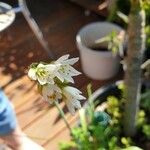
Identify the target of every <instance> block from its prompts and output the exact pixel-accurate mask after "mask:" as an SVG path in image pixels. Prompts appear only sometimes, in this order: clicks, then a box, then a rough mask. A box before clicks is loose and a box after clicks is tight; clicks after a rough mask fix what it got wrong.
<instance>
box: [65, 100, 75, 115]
mask: <svg viewBox="0 0 150 150" xmlns="http://www.w3.org/2000/svg"><path fill="white" fill-rule="evenodd" d="M66 105H67V108H68V110H69V112H70V113H71V114H72V115H74V114H75V108H74V106H73V105H72V103H71V102H70V101H69V100H66Z"/></svg>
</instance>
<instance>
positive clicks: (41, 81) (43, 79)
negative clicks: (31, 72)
mask: <svg viewBox="0 0 150 150" xmlns="http://www.w3.org/2000/svg"><path fill="white" fill-rule="evenodd" d="M38 82H39V83H40V85H44V84H46V83H47V81H46V79H45V78H38Z"/></svg>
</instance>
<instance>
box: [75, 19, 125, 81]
mask: <svg viewBox="0 0 150 150" xmlns="http://www.w3.org/2000/svg"><path fill="white" fill-rule="evenodd" d="M122 31H123V30H122V28H121V27H119V26H118V25H116V24H113V23H109V22H95V23H90V24H88V25H86V26H84V27H83V28H82V29H81V30H80V31H79V32H78V34H77V36H76V43H77V47H78V49H79V52H80V58H81V64H82V69H83V72H84V73H85V74H86V75H87V76H89V77H91V78H93V79H99V80H106V79H109V78H112V77H113V76H114V75H116V73H117V72H118V70H119V66H120V57H119V55H118V53H116V54H115V55H114V53H113V52H112V51H111V47H108V43H111V40H112V39H113V38H109V40H110V41H109V42H108V41H107V40H106V41H105V42H97V41H98V40H99V39H102V38H104V37H105V36H107V35H113V34H112V32H113V33H116V35H119V34H120V33H122ZM111 37H113V36H111ZM117 48H118V50H119V48H120V47H117Z"/></svg>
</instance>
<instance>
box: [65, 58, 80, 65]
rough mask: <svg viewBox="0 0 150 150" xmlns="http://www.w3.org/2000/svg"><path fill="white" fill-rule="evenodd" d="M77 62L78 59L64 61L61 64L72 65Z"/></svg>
mask: <svg viewBox="0 0 150 150" xmlns="http://www.w3.org/2000/svg"><path fill="white" fill-rule="evenodd" d="M78 60H79V57H76V58H71V59H68V60H65V61H64V62H63V64H69V65H74V64H75V63H76V62H77V61H78Z"/></svg>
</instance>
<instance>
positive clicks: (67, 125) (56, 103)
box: [54, 101, 72, 133]
mask: <svg viewBox="0 0 150 150" xmlns="http://www.w3.org/2000/svg"><path fill="white" fill-rule="evenodd" d="M54 105H55V106H56V108H57V110H58V111H59V114H60V115H61V117H62V119H63V120H64V123H65V124H66V127H67V128H68V129H69V131H70V133H71V132H72V130H71V127H70V125H69V123H68V121H67V119H66V117H65V114H64V112H63V110H62V109H61V108H60V106H59V104H58V102H57V101H54Z"/></svg>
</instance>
